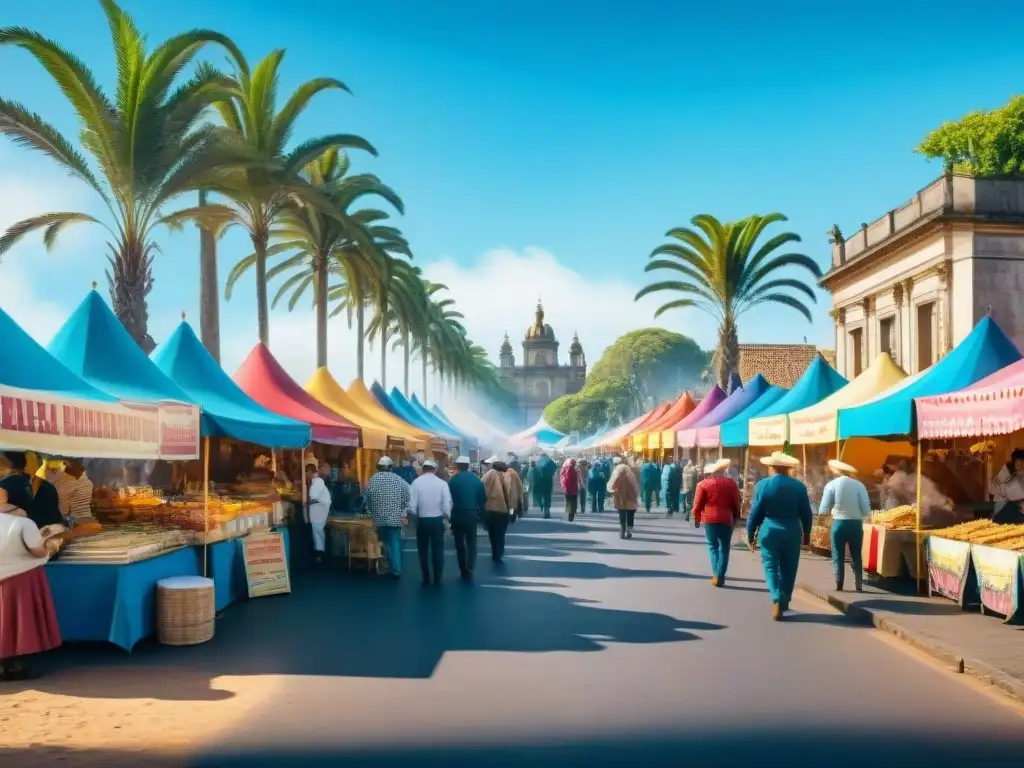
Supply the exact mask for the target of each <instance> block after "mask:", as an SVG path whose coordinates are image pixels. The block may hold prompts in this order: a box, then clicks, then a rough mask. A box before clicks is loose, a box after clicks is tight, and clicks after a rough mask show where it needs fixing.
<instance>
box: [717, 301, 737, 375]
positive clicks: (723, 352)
mask: <svg viewBox="0 0 1024 768" xmlns="http://www.w3.org/2000/svg"><path fill="white" fill-rule="evenodd" d="M715 357H716V360H715V362H716V363H717V371H716V374H717V377H718V386H720V387H722V388H723V389H727V388H728V386H729V378H730V377H731V376H732V374H734V373H739V369H740V340H739V336H738V334H737V332H736V318H735V317H733V315H732V313H731V312H727V313H726V315H725V317H724V318H723V319H722V325H721V326H720V327H719V328H718V349H716V350H715Z"/></svg>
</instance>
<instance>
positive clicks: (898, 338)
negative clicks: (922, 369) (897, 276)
mask: <svg viewBox="0 0 1024 768" xmlns="http://www.w3.org/2000/svg"><path fill="white" fill-rule="evenodd" d="M892 303H893V305H894V306H895V307H896V314H895V318H896V321H895V322H894V323H893V329H892V335H893V338H891V339H889V346H890V348H891V350H892V352H891V355H890V356H891V357H892V359H893V362H895V363H896V364H897V365H902V363H901V362H900V361H901V360H902V359H903V286H902V285H901V284H900V283H896V285H894V286H893V287H892Z"/></svg>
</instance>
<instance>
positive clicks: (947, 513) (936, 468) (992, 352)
mask: <svg viewBox="0 0 1024 768" xmlns="http://www.w3.org/2000/svg"><path fill="white" fill-rule="evenodd" d="M1020 359H1021V354H1020V352H1019V351H1018V350H1017V347H1016V345H1014V343H1013V342H1012V341H1011V340H1010V339H1009V338H1008V337H1007V336H1006V334H1004V333H1003V331H1002V329H1000V328H999V326H998V325H996V323H995V322H993V321H992V319H991V318H989V317H985V318H982V320H981V321H980V322H979V323H978V324H977V325H976V326H975V328H974V330H972V331H971V333H970V334H968V335H967V337H966V338H965V339H964V340H963V341H962V342H960V344H958V345H957V346H956V347H955V348H954V349H953V350H952V351H951V352H950V353H949V354H947V355H946V356H945V357H943V358H942V359H940V360H939V361H938V362H936V363H935V364H934V365H932V366H931V367H930V368H927V369H925V370H924V371H921V372H919V373H918V374H916V375H914V376H911V377H908V378H906V379H904V380H903V381H900V382H898V383H897V384H895V385H894V386H892V387H890V389H888V390H886V391H885V392H883V393H881V394H880V395H879V396H877V397H875V398H873V399H872V400H870V401H868V402H866V403H863V404H861V405H857V406H853V407H847V408H840V409H839V412H838V437H839V439H840V440H841V441H846V440H851V441H852V440H853V439H854V438H873V439H879V440H887V441H891V442H892V443H899V442H900V441H908V442H909V441H911V440H914V438H916V440H914V451H915V454H916V461H914V462H913V463H911V462H910V461H903V462H900V463H899V464H898V466H897V468H896V469H895V471H892V469H891V467H890V469H889V471H890V472H891V476H890V477H889V478H887V480H886V484H887V486H888V487H890V488H893V489H896V488H907V487H908V486H910V485H911V483H913V485H914V487H915V488H914V491H913V492H911V493H909V494H908V493H906V492H904V496H905V497H906V496H909V497H910V499H909V502H907V500H906V498H904V499H901V501H903V503H905V504H906V503H909V504H911V505H912V509H913V513H914V517H915V520H914V526H913V534H912V535H913V537H914V544H913V545H912V551H913V552H914V557H915V560H916V562H915V567H913V568H912V569H911V571H912V573H913V574H914V575H915V576H917V577H919V578H923V576H924V574H925V567H924V565H925V558H926V552H925V544H924V536H925V535H926V533H925V532H926V530H927V529H938V528H948V527H949V526H951V525H955V524H957V523H960V522H967V521H969V520H970V518H972V517H973V516H974V514H973V511H972V510H971V509H970V507H967V506H964V505H962V504H961V503H959V502H962V501H964V500H965V498H964V497H965V496H966V495H967V494H965V493H964V491H963V489H964V487H965V485H966V486H967V487H971V486H972V485H973V487H977V483H973V484H965V483H962V482H957V480H958V478H957V471H955V470H956V468H957V466H958V465H956V464H953V463H954V462H958V461H959V462H960V465H959V466H965V465H967V462H966V461H963V457H964V456H969V455H970V453H969V452H968V451H964V450H963V449H962V448H958V447H957V446H956V445H953V444H950V445H948V446H946V447H943V448H941V449H928V450H926V448H925V446H924V445H923V443H924V442H925V441H927V440H929V439H932V438H934V437H938V436H942V435H941V430H939V431H932V430H931V429H930V428H928V429H922V428H921V425H919V424H915V402H918V401H919V400H920V399H921V398H928V397H930V396H936V395H944V394H947V393H950V392H953V391H956V390H959V389H963V388H965V387H967V386H970V385H971V384H974V383H976V382H979V381H981V380H982V379H984V378H985V377H987V376H989V375H990V374H992V373H994V372H996V371H998V370H999V369H1001V368H1004V367H1005V366H1007V365H1009V364H1011V363H1013V362H1016V361H1018V360H1020ZM951 464H953V468H952V469H951V466H950V465H951ZM977 467H978V462H977V461H976V460H975V461H974V470H975V472H974V473H975V474H977V472H976V470H977ZM967 471H969V470H967ZM965 472H966V471H965V470H960V474H965ZM933 489H936V490H933ZM958 496H959V498H957V497H958ZM909 535H910V534H908V533H907V532H906V531H905V530H904V532H902V533H901V534H899V536H900V538H903V539H905V538H907V537H908V536H909ZM874 538H875V535H874V533H872V535H871V536H870V537H868V536H866V537H865V546H867V543H868V541H869V539H872V540H873V539H874ZM900 546H901V550H902V549H905V547H906V544H901V545H900ZM879 548H880V549H881V550H883V551H882V553H881V554H880V555H879V558H880V560H882V561H886V560H888V559H891V558H889V557H888V556H887V555H886V553H885V552H884V549H885V546H884V543H881V542H880V543H879ZM936 551H938V550H936ZM883 575H885V574H883Z"/></svg>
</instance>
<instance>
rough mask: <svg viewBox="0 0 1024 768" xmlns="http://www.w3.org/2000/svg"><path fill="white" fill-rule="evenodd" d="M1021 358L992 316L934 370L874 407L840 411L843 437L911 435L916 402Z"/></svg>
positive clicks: (870, 404) (873, 403) (875, 402)
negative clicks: (918, 399)
mask: <svg viewBox="0 0 1024 768" xmlns="http://www.w3.org/2000/svg"><path fill="white" fill-rule="evenodd" d="M1020 359H1021V354H1020V351H1019V350H1018V349H1017V347H1016V345H1015V344H1014V343H1013V342H1012V341H1011V340H1010V339H1009V337H1007V335H1006V334H1005V333H1003V330H1002V328H1000V327H999V326H998V325H997V324H996V323H995V321H993V320H992V318H990V317H984V318H982V319H981V322H979V323H978V324H977V325H976V326H975V327H974V330H973V331H971V332H970V333H969V334H968V335H967V337H966V338H965V339H964V340H963V341H961V342H960V343H959V344H958V345H957V346H956V348H955V349H954V350H953V351H952V352H950V353H949V354H948V355H946V356H945V357H943V358H942V359H941V360H939V361H938V362H937V363H935V364H934V365H932V366H931V367H930V368H928V369H926V370H925V371H923V372H921V373H920V374H918V375H917V376H914V377H912V378H911V379H910V380H909V383H908V382H907V381H906V380H905V381H903V382H900V384H898V385H897V386H896V387H894V388H893V389H891V390H889V391H888V392H887V393H884V394H883V395H882V396H881V397H879V398H876V399H875V400H872V401H871V402H868V403H864V404H862V405H858V406H856V407H853V408H841V409H840V410H839V438H840V439H842V440H845V439H847V438H850V437H875V438H883V437H893V436H906V435H909V434H911V432H912V431H913V429H914V398H915V397H927V396H929V395H941V394H945V393H947V392H955V391H956V390H958V389H963V388H964V387H967V386H969V385H971V384H973V383H974V382H976V381H980V380H981V379H983V378H985V377H986V376H988V375H989V374H991V373H995V372H996V371H998V370H999V369H1000V368H1005V367H1006V366H1007V365H1009V364H1010V363H1014V362H1016V361H1017V360H1020Z"/></svg>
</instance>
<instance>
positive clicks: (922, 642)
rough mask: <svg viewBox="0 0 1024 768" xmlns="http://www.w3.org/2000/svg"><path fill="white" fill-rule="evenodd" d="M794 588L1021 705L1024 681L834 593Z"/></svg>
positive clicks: (814, 588) (807, 587)
mask: <svg viewBox="0 0 1024 768" xmlns="http://www.w3.org/2000/svg"><path fill="white" fill-rule="evenodd" d="M796 588H797V589H798V590H799V591H801V592H803V593H804V594H806V595H807V596H809V597H813V598H815V599H817V600H820V601H822V602H823V603H827V604H828V605H830V606H831V607H833V608H835V609H836V610H837V611H839V612H840V613H842V614H843V615H845V616H846V617H847V618H848V619H850V620H851V621H852V622H855V623H857V624H861V625H864V626H869V627H874V628H875V629H880V630H882V631H883V632H886V633H888V634H890V635H892V636H893V637H895V638H897V639H898V640H901V641H902V642H904V643H906V644H907V645H909V646H911V647H913V648H915V649H916V650H918V651H921V652H922V653H926V654H927V655H929V656H931V657H932V658H933V659H935V660H936V661H939V662H941V663H942V664H945V665H946V666H948V667H949V668H950V669H952V670H953V671H954V672H960V673H966V674H969V675H971V676H972V677H975V678H978V679H979V680H981V681H983V682H985V683H988V684H989V685H992V686H994V687H995V688H998V689H999V690H1000V691H1002V692H1003V693H1005V694H1006V695H1007V696H1009V697H1010V698H1012V699H1014V700H1016V701H1018V702H1020V703H1024V680H1021V679H1019V678H1016V677H1012V676H1011V675H1007V674H1005V673H1004V672H1002V671H1000V670H998V669H996V668H994V667H992V666H990V665H989V664H986V663H984V662H982V661H978V660H977V659H972V658H969V657H967V656H964V655H963V654H962V653H961V652H960V651H958V650H955V649H953V648H950V647H949V646H947V645H945V644H943V643H941V642H939V641H938V640H935V639H934V638H932V637H930V636H929V635H927V634H924V633H922V632H915V631H912V630H909V629H906V628H905V627H903V626H901V625H900V624H899V622H897V621H894V620H893V619H890V618H889V617H888V616H887V615H885V614H884V612H882V611H876V610H872V609H870V608H862V607H861V606H859V605H857V604H856V603H855V602H854V601H852V600H845V599H843V598H842V597H840V596H839V595H837V594H835V593H832V592H826V591H823V590H821V589H818V588H817V587H812V586H810V585H809V584H803V583H797V585H796Z"/></svg>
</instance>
